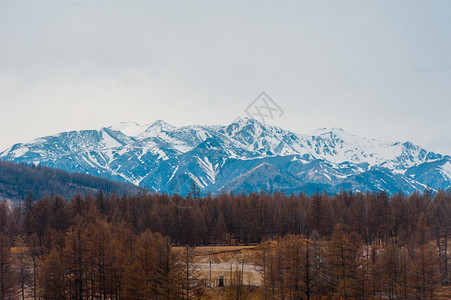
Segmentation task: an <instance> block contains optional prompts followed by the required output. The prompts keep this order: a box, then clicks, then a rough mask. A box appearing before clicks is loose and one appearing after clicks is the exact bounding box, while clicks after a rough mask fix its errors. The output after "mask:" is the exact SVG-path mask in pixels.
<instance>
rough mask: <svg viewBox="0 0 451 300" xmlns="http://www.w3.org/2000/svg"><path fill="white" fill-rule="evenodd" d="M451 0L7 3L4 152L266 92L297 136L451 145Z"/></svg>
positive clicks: (213, 108)
mask: <svg viewBox="0 0 451 300" xmlns="http://www.w3.org/2000/svg"><path fill="white" fill-rule="evenodd" d="M450 16H451V1H440V0H435V1H393V0H389V1H336V0H331V1H262V0H259V1H211V0H209V1H207V0H206V1H166V0H164V1H163V0H162V1H149V0H143V1H125V0H124V1H111V0H109V1H100V0H96V1H92V0H88V1H57V0H55V1H35V0H32V1H21V0H11V1H10V0H1V1H0V151H1V150H3V149H5V148H6V147H8V146H10V145H12V144H14V143H16V142H24V141H29V140H31V139H33V138H35V137H39V136H44V135H49V134H53V133H57V132H61V131H67V130H73V129H95V128H101V127H103V126H107V125H109V124H113V123H117V122H120V121H127V120H132V121H136V122H139V123H152V122H153V121H155V120H157V119H163V120H165V121H167V122H169V123H171V124H173V125H177V126H180V125H189V124H227V123H230V122H231V121H233V120H234V119H235V118H236V117H237V116H240V115H244V112H243V110H244V109H245V108H246V107H247V106H248V104H249V103H251V102H252V101H253V100H254V98H255V97H256V96H257V95H258V94H259V93H260V92H261V91H266V92H267V93H268V94H269V95H270V96H271V97H272V98H273V99H274V100H275V102H277V104H278V105H279V106H280V107H281V108H282V109H283V110H284V111H285V113H284V115H283V116H282V117H280V118H277V119H274V120H273V121H272V123H273V124H274V125H278V126H280V127H283V128H286V129H290V130H292V131H295V132H298V133H307V132H310V131H313V130H315V129H316V128H319V127H341V128H344V129H345V130H347V131H349V132H352V133H355V134H358V135H362V136H368V137H374V138H379V139H387V140H410V141H412V142H414V143H417V144H419V145H421V146H423V147H426V148H427V149H430V150H434V151H438V152H441V153H445V154H451V117H450V116H451V17H450Z"/></svg>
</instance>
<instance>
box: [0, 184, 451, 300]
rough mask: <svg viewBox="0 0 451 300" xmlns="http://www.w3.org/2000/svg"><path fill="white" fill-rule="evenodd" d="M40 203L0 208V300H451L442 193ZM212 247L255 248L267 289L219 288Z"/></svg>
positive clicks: (450, 207) (28, 200)
mask: <svg viewBox="0 0 451 300" xmlns="http://www.w3.org/2000/svg"><path fill="white" fill-rule="evenodd" d="M33 199H34V197H33V195H32V194H31V193H30V194H28V195H27V196H26V197H25V199H24V201H23V203H22V205H21V206H20V207H14V208H12V207H8V206H7V205H6V204H5V203H1V204H0V299H221V298H225V299H321V297H329V298H327V299H375V298H377V299H441V298H447V297H450V294H449V288H448V285H449V284H450V279H451V278H450V274H449V273H450V270H449V262H448V259H449V252H450V250H449V247H450V243H449V241H448V240H449V235H450V231H451V228H450V225H451V219H450V216H451V194H450V193H445V192H443V191H439V192H438V193H435V194H432V193H429V192H425V193H422V194H417V193H414V194H412V195H410V196H404V195H402V194H401V193H399V194H397V195H394V196H392V197H388V196H387V194H385V193H383V192H382V193H367V194H362V193H351V192H342V193H340V194H338V195H335V196H327V195H325V194H321V193H317V194H315V195H313V196H311V197H308V196H306V195H303V194H300V195H284V194H277V193H276V194H249V195H244V194H240V195H234V194H222V195H219V196H215V197H212V196H205V197H199V195H198V194H196V193H194V194H192V195H190V196H188V197H185V198H183V197H180V196H167V195H160V194H145V195H136V196H117V195H115V194H112V195H105V194H103V193H102V192H99V193H98V194H96V195H89V194H88V195H86V196H82V195H80V194H75V195H74V196H73V197H71V198H70V199H64V198H62V197H60V196H58V195H56V196H53V197H52V196H44V197H43V198H41V199H39V200H38V201H34V200H33ZM256 244H257V245H256ZM212 245H222V246H226V245H256V246H255V248H254V249H255V253H254V255H253V259H252V263H253V264H254V265H255V266H256V268H257V269H258V273H259V274H260V275H261V276H260V278H261V280H260V281H259V283H258V284H250V282H246V281H245V280H243V278H241V279H240V276H241V275H240V274H244V272H243V273H240V272H238V271H237V272H235V273H234V274H233V276H231V281H230V282H229V284H228V286H227V287H211V278H209V279H210V281H208V280H207V279H208V278H207V279H206V278H205V276H204V275H202V274H201V273H200V272H199V270H198V268H197V267H196V266H197V265H196V261H195V259H194V257H195V253H196V251H198V250H199V249H202V247H203V246H212ZM196 247H197V248H196ZM243 263H244V259H243ZM242 276H244V275H242ZM214 290H218V291H219V292H218V293H219V294H215V295H214V296H212V294H211V293H212V291H214ZM221 291H222V292H221Z"/></svg>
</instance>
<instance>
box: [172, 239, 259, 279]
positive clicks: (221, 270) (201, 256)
mask: <svg viewBox="0 0 451 300" xmlns="http://www.w3.org/2000/svg"><path fill="white" fill-rule="evenodd" d="M183 249H184V247H174V248H173V250H174V252H176V253H182V252H183ZM194 251H195V252H194V255H195V258H194V260H195V262H196V264H197V266H198V267H199V269H200V271H201V273H202V277H203V278H205V279H206V281H207V284H209V279H210V261H211V285H212V286H217V285H218V280H219V277H220V276H224V281H225V285H229V283H230V278H231V274H232V276H236V274H235V273H236V271H240V272H241V271H244V272H243V273H244V278H243V282H244V284H245V285H250V286H259V285H261V284H262V279H263V278H262V268H261V266H260V261H259V257H260V256H261V251H262V250H261V248H260V246H258V245H257V246H208V247H198V248H195V250H194ZM242 262H244V268H242Z"/></svg>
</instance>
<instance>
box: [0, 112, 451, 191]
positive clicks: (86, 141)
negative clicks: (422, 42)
mask: <svg viewBox="0 0 451 300" xmlns="http://www.w3.org/2000/svg"><path fill="white" fill-rule="evenodd" d="M0 159H3V160H9V161H14V162H21V163H28V164H36V165H37V164H43V165H46V166H50V167H54V168H59V169H64V170H67V171H70V172H82V173H87V174H91V175H97V176H101V177H106V178H109V179H113V180H121V181H126V182H131V183H134V184H136V185H139V186H142V187H146V188H148V189H150V190H152V191H156V192H165V193H169V194H173V193H179V194H182V195H185V194H187V193H188V192H189V190H190V188H191V186H192V183H193V182H195V183H196V184H197V186H199V187H200V189H201V190H202V192H203V193H212V194H216V193H220V192H222V191H234V192H245V193H248V192H260V191H267V192H274V191H285V192H286V193H291V192H296V193H297V192H305V193H308V194H311V193H314V192H316V191H328V192H338V191H340V190H349V189H353V190H355V191H367V190H369V191H379V190H385V191H387V192H388V193H396V192H398V191H402V192H404V193H411V192H413V191H415V190H424V189H426V188H429V189H433V190H438V189H444V190H446V189H449V188H451V157H450V156H447V155H441V154H437V153H433V152H429V151H427V150H425V149H422V148H421V147H419V146H416V145H414V144H412V143H410V142H394V143H392V142H384V141H379V140H375V139H370V138H364V137H358V136H355V135H353V134H350V133H347V132H346V131H344V130H342V129H338V128H332V129H326V128H321V129H318V130H317V131H315V132H313V133H311V134H296V133H293V132H290V131H288V130H284V129H281V128H279V127H275V126H270V125H265V124H262V123H260V122H258V121H257V120H254V119H242V120H239V121H237V122H234V123H232V124H230V125H228V126H219V125H218V126H199V125H193V126H184V127H175V126H172V125H169V124H167V123H166V122H164V121H161V120H159V121H156V122H154V123H153V124H145V125H140V124H137V123H134V122H123V123H119V124H116V125H112V126H109V127H104V128H102V129H100V130H81V131H71V132H63V133H59V134H56V135H52V136H47V137H42V138H38V139H35V140H33V141H31V142H29V143H20V144H15V145H13V146H12V147H10V148H9V149H6V150H5V151H3V152H2V153H0Z"/></svg>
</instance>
